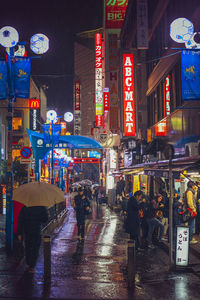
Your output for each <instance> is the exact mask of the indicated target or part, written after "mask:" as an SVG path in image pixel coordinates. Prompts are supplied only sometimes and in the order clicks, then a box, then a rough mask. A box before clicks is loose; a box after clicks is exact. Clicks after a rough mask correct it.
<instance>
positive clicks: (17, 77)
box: [13, 58, 31, 98]
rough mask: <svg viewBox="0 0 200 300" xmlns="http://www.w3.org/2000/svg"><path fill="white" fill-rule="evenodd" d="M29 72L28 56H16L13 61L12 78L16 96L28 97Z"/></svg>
mask: <svg viewBox="0 0 200 300" xmlns="http://www.w3.org/2000/svg"><path fill="white" fill-rule="evenodd" d="M30 74H31V60H30V58H16V59H15V62H14V63H13V79H14V88H15V96H16V97H18V98H29V93H30Z"/></svg>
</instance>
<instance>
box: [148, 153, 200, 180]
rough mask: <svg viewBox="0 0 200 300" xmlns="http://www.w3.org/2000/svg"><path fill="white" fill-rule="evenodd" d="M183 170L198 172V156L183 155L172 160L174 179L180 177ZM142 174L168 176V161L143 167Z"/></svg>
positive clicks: (199, 165)
mask: <svg viewBox="0 0 200 300" xmlns="http://www.w3.org/2000/svg"><path fill="white" fill-rule="evenodd" d="M184 171H187V172H190V171H192V172H195V171H196V172H200V156H196V157H193V158H191V157H183V158H180V159H173V160H172V176H173V178H174V179H180V177H181V175H182V174H183V172H184ZM144 174H145V175H148V176H156V177H163V178H169V164H168V161H163V162H157V163H155V164H154V165H152V164H151V165H149V166H145V167H144Z"/></svg>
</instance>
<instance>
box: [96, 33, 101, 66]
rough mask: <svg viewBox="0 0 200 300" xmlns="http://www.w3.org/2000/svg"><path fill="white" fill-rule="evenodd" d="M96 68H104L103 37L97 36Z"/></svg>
mask: <svg viewBox="0 0 200 300" xmlns="http://www.w3.org/2000/svg"><path fill="white" fill-rule="evenodd" d="M95 68H96V69H98V68H102V35H101V33H96V34H95Z"/></svg>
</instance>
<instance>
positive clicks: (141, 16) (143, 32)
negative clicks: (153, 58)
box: [137, 0, 148, 49]
mask: <svg viewBox="0 0 200 300" xmlns="http://www.w3.org/2000/svg"><path fill="white" fill-rule="evenodd" d="M137 48H138V49H148V10H147V0H137Z"/></svg>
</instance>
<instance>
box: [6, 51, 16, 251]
mask: <svg viewBox="0 0 200 300" xmlns="http://www.w3.org/2000/svg"><path fill="white" fill-rule="evenodd" d="M8 49H9V50H8V51H6V52H7V65H8V88H9V89H8V115H7V121H8V161H7V174H6V175H7V184H6V248H7V250H8V251H11V250H12V248H13V200H12V195H13V160H12V137H13V127H12V122H13V101H14V98H15V95H14V86H13V80H12V58H13V57H14V47H11V48H8ZM6 50H7V49H6Z"/></svg>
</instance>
